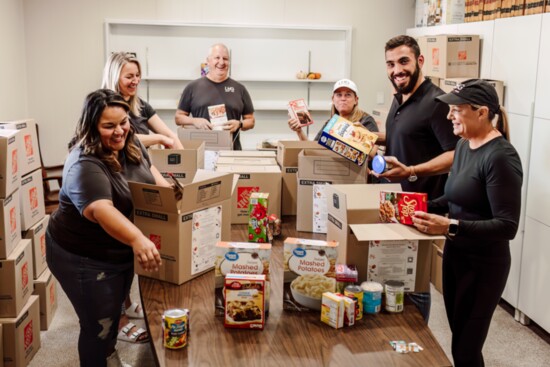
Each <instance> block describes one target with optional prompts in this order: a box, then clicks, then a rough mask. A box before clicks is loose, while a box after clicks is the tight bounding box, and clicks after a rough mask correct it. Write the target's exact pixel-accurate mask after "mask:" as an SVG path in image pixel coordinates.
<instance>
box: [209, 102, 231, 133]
mask: <svg viewBox="0 0 550 367" xmlns="http://www.w3.org/2000/svg"><path fill="white" fill-rule="evenodd" d="M208 116H209V117H210V123H211V124H212V126H213V128H212V130H223V129H224V128H223V126H224V125H225V123H226V122H227V113H226V111H225V105H224V104H218V105H215V106H208Z"/></svg>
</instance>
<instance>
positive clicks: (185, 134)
mask: <svg viewBox="0 0 550 367" xmlns="http://www.w3.org/2000/svg"><path fill="white" fill-rule="evenodd" d="M178 138H179V139H180V141H182V142H183V141H185V140H201V141H204V144H205V146H204V148H205V149H206V150H233V139H232V135H231V133H230V132H229V130H199V129H185V128H183V127H181V126H180V127H178Z"/></svg>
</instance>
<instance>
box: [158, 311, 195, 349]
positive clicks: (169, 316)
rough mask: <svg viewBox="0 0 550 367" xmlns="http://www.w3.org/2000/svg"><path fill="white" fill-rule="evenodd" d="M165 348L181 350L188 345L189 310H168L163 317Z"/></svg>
mask: <svg viewBox="0 0 550 367" xmlns="http://www.w3.org/2000/svg"><path fill="white" fill-rule="evenodd" d="M162 329H163V332H164V347H165V348H168V349H181V348H183V347H185V346H186V345H187V333H188V331H189V310H188V309H185V308H184V309H179V308H174V309H171V310H166V311H165V312H164V315H163V316H162Z"/></svg>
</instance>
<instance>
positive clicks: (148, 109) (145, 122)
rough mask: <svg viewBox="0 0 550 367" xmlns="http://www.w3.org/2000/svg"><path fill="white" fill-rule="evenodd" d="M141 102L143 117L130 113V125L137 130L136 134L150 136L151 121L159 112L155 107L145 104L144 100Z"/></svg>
mask: <svg viewBox="0 0 550 367" xmlns="http://www.w3.org/2000/svg"><path fill="white" fill-rule="evenodd" d="M139 100H140V102H141V109H140V111H139V112H140V114H141V116H136V115H134V114H133V113H131V112H130V114H129V115H130V123H131V124H132V126H133V127H134V129H135V130H136V134H145V135H147V134H149V130H150V129H149V119H150V118H151V117H153V116H155V115H156V114H157V111H155V110H154V109H153V107H152V106H151V105H150V104H149V103H147V102H145V101H144V100H143V99H141V98H140V99H139Z"/></svg>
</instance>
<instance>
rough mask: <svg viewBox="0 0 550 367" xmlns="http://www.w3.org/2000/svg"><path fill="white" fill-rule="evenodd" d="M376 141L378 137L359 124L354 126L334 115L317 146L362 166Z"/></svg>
mask: <svg viewBox="0 0 550 367" xmlns="http://www.w3.org/2000/svg"><path fill="white" fill-rule="evenodd" d="M376 139H378V135H376V134H375V133H372V132H370V131H369V130H367V129H366V128H365V127H363V126H362V125H361V124H354V123H352V122H350V121H348V120H346V119H345V118H343V117H341V116H339V115H336V114H335V115H334V116H332V118H331V119H330V120H329V121H328V122H327V124H326V125H325V128H324V129H323V133H322V135H321V138H320V139H319V144H321V145H322V146H324V147H325V148H327V149H329V150H332V151H334V152H335V153H338V154H340V155H341V156H342V157H344V158H346V159H349V160H350V161H352V162H354V163H356V164H357V165H359V166H362V165H363V163H365V161H366V160H367V157H368V155H369V153H370V151H371V150H372V147H373V146H374V143H375V142H376Z"/></svg>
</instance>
